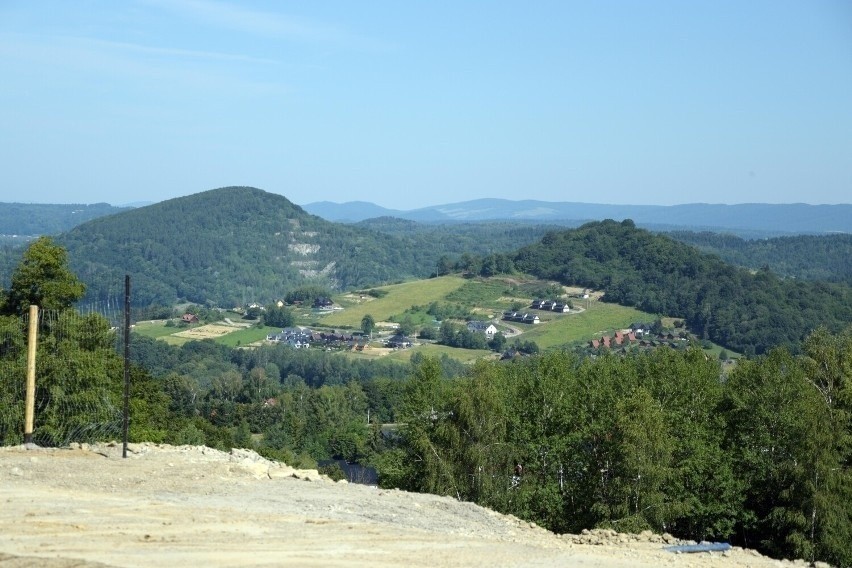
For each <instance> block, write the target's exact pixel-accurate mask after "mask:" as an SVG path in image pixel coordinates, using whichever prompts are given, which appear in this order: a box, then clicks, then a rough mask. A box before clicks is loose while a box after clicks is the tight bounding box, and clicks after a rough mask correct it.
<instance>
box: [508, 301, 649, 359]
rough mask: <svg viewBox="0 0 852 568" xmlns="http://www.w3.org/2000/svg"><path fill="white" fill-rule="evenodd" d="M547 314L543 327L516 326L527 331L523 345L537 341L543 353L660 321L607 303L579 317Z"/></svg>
mask: <svg viewBox="0 0 852 568" xmlns="http://www.w3.org/2000/svg"><path fill="white" fill-rule="evenodd" d="M536 313H538V312H536ZM544 314H546V315H544V316H543V317H542V323H540V324H538V325H523V324H517V325H516V326H515V327H518V328H520V329H522V330H525V331H524V333H523V335H521V340H522V341H535V342H536V343H537V344H538V346H539V347H540V348H541V349H549V348H551V347H558V346H561V345H566V344H571V343H576V342H577V341H588V340H590V339H591V338H592V337H593V336H599V335H601V334H603V333H611V332H612V331H614V330H617V329H624V328H625V327H627V326H628V325H630V324H631V323H633V322H636V321H639V322H653V321H654V320H655V319H657V316H656V315H653V314H648V313H645V312H642V311H639V310H637V309H635V308H627V307H624V306H619V305H618V304H607V303H605V302H590V303H589V308H588V309H587V310H585V311H583V312H580V313H569V314H547V312H544ZM545 318H547V319H545Z"/></svg>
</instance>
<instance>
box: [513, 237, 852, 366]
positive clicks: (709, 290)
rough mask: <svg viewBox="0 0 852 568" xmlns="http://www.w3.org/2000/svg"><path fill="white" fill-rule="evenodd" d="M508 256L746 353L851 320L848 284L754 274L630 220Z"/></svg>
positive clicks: (554, 239) (795, 341) (794, 340)
mask: <svg viewBox="0 0 852 568" xmlns="http://www.w3.org/2000/svg"><path fill="white" fill-rule="evenodd" d="M514 262H515V266H516V267H517V268H518V269H520V270H523V271H525V272H529V273H531V274H534V275H536V276H538V277H541V278H551V279H555V280H558V281H560V282H563V283H565V284H574V285H580V286H586V287H590V288H595V289H600V290H604V291H605V295H604V299H605V300H606V301H610V302H615V303H619V304H623V305H628V306H635V307H637V308H639V309H641V310H643V311H647V312H652V313H659V314H664V315H673V316H678V317H682V318H684V319H685V320H686V322H687V324H688V325H689V326H690V328H691V329H692V330H693V331H695V332H696V333H698V334H700V335H702V336H703V337H705V338H707V339H711V340H713V341H715V342H717V343H719V344H721V345H724V346H726V347H729V348H732V349H734V350H736V351H740V352H744V353H764V352H766V351H768V350H769V349H770V348H772V347H774V346H779V345H785V346H789V347H791V348H793V349H794V350H795V349H798V347H799V345H800V344H801V342H802V341H803V340H804V338H805V337H806V336H807V335H808V334H809V333H810V332H811V331H812V330H814V329H816V328H818V327H820V326H826V327H828V328H829V329H832V330H839V329H841V328H842V327H843V326H844V325H847V324H848V323H849V322H850V321H852V294H850V288H849V287H848V286H845V285H842V284H831V283H824V282H803V281H799V280H785V279H782V278H780V277H778V276H776V275H775V274H773V273H772V272H770V271H768V270H760V271H758V272H757V273H752V272H750V271H748V270H746V269H744V268H738V267H735V266H732V265H730V264H726V263H725V262H724V261H722V260H721V259H720V258H719V257H717V256H715V255H711V254H707V253H702V252H699V251H697V250H696V249H695V248H693V247H691V246H690V245H687V244H684V243H681V242H678V241H675V240H673V239H671V238H669V237H666V236H663V235H656V234H653V233H651V232H648V231H646V230H642V229H637V228H636V227H635V225H634V224H633V222H632V221H630V220H625V221H623V222H621V223H617V222H615V221H610V220H607V221H602V222H595V223H588V224H586V225H583V226H582V227H580V228H578V229H575V230H568V231H561V232H551V233H548V234H547V235H545V236H544V237H543V238H542V240H541V241H540V242H538V243H536V244H534V245H530V246H528V247H524V248H522V249H521V250H520V251H519V252H518V254H517V255H516V257H515V259H514Z"/></svg>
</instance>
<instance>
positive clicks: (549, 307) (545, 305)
mask: <svg viewBox="0 0 852 568" xmlns="http://www.w3.org/2000/svg"><path fill="white" fill-rule="evenodd" d="M530 308H531V309H533V310H544V311H546V312H558V313H560V314H567V313H568V312H570V311H571V306H570V305H569V304H567V303H565V302H557V301H556V300H533V303H532V304H531V305H530Z"/></svg>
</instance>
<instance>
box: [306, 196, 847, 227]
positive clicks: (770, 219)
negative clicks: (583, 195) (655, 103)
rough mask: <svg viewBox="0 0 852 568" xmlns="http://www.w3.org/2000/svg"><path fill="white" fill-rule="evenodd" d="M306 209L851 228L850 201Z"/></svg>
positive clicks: (336, 213)
mask: <svg viewBox="0 0 852 568" xmlns="http://www.w3.org/2000/svg"><path fill="white" fill-rule="evenodd" d="M302 207H303V208H304V209H305V211H308V212H309V213H313V214H314V215H317V216H319V217H322V218H323V219H326V220H329V221H336V222H344V223H355V222H359V221H363V220H365V219H369V218H372V217H383V216H392V217H398V218H401V219H409V220H412V221H419V222H427V223H428V222H432V223H440V222H478V221H495V220H510V221H524V222H538V223H554V224H560V223H569V224H574V225H576V224H577V223H578V222H583V221H591V220H602V219H614V220H617V221H621V220H624V219H632V220H633V221H634V222H635V223H637V224H640V225H667V226H670V227H680V228H690V229H694V230H720V229H730V230H741V231H770V232H774V233H789V234H795V233H832V232H840V233H850V232H852V204H836V205H808V204H805V203H791V204H769V203H743V204H737V205H722V204H709V203H689V204H684V205H606V204H599V203H576V202H553V201H538V200H532V199H526V200H518V201H514V200H509V199H493V198H488V199H475V200H471V201H461V202H458V203H449V204H444V205H434V206H431V207H424V208H420V209H413V210H410V211H400V210H394V209H386V208H383V207H381V206H378V205H375V204H373V203H368V202H364V201H352V202H346V203H333V202H329V201H321V202H316V203H308V204H305V205H303V206H302Z"/></svg>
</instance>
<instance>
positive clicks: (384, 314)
mask: <svg viewBox="0 0 852 568" xmlns="http://www.w3.org/2000/svg"><path fill="white" fill-rule="evenodd" d="M465 282H466V281H465V280H464V279H463V278H461V277H459V276H441V277H440V278H430V279H428V280H417V281H414V282H404V283H402V284H392V285H390V286H383V287H381V288H380V289H381V290H386V291H387V295H385V296H383V297H381V298H373V297H372V296H370V297H365V298H364V299H360V298H357V297H356V298H355V299H352V295H343V296H340V297H339V298H338V297H335V300H336V301H337V302H338V303H339V304H340V305H341V306H342V307H343V308H345V309H343V310H339V311H335V312H333V313H331V314H329V315H327V316H324V317H323V318H322V324H323V325H325V326H332V327H333V326H344V325H348V326H352V329H359V328H360V327H361V319H362V318H363V317H364V316H365V315H367V314H370V315H371V316H373V319H374V320H376V321H377V322H378V321H386V320H388V319H390V317H391V316H394V315H397V314H402V313H403V312H404V311H405V310H407V309H408V308H410V307H411V306H416V305H424V304H429V303H431V302H435V301H438V300H442V299H444V298H445V297H446V296H447V295H448V294H450V293H451V292H453V291H454V290H457V289H458V288H461V286H462V285H463V284H464V283H465Z"/></svg>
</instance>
